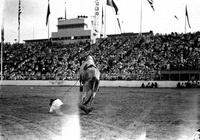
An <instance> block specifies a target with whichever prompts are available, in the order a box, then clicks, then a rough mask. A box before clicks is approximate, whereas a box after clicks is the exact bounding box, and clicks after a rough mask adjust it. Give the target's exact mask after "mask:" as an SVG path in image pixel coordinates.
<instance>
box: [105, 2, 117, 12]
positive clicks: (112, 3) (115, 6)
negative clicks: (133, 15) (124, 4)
mask: <svg viewBox="0 0 200 140" xmlns="http://www.w3.org/2000/svg"><path fill="white" fill-rule="evenodd" d="M107 5H108V6H111V7H113V8H114V9H115V13H116V15H117V12H118V8H117V5H116V4H115V2H114V1H113V0H107Z"/></svg>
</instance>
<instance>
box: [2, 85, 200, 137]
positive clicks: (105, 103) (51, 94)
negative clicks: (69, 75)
mask: <svg viewBox="0 0 200 140" xmlns="http://www.w3.org/2000/svg"><path fill="white" fill-rule="evenodd" d="M68 89H69V87H64V86H1V89H0V140H21V139H23V140H54V139H83V140H96V139H97V140H98V139H101V140H102V139H105V140H115V139H122V140H126V139H131V140H134V139H135V140H145V139H146V140H190V139H191V140H192V137H193V134H194V132H195V130H197V129H198V128H200V122H199V119H200V115H199V111H200V106H199V105H200V89H141V88H121V87H118V88H100V92H99V93H98V94H97V96H96V99H95V102H94V108H95V109H94V111H93V112H92V113H91V114H89V115H85V114H84V113H83V112H79V110H78V108H77V103H78V101H79V100H78V99H79V98H78V97H79V92H78V88H72V89H71V90H70V91H68V92H66V91H67V90H68ZM50 98H60V99H61V100H63V102H64V103H65V107H64V108H63V113H64V114H63V115H55V114H49V113H48V110H49V106H48V104H49V99H50Z"/></svg>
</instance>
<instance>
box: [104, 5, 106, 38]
mask: <svg viewBox="0 0 200 140" xmlns="http://www.w3.org/2000/svg"><path fill="white" fill-rule="evenodd" d="M104 6H105V8H104V9H105V14H104V15H105V20H104V37H106V3H105V4H104Z"/></svg>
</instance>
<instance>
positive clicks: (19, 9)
mask: <svg viewBox="0 0 200 140" xmlns="http://www.w3.org/2000/svg"><path fill="white" fill-rule="evenodd" d="M21 13H22V11H21V0H19V8H18V25H19V26H18V29H19V28H20V15H21Z"/></svg>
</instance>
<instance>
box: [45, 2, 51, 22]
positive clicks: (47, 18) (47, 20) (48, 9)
mask: <svg viewBox="0 0 200 140" xmlns="http://www.w3.org/2000/svg"><path fill="white" fill-rule="evenodd" d="M49 15H50V6H49V0H48V7H47V17H46V26H47V24H48V22H49Z"/></svg>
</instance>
